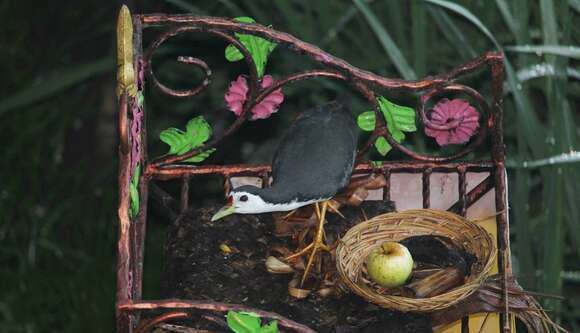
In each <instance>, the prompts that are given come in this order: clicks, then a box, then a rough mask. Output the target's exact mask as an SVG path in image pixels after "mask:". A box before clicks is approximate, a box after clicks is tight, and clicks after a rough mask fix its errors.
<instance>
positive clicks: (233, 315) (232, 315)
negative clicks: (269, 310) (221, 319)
mask: <svg viewBox="0 0 580 333" xmlns="http://www.w3.org/2000/svg"><path fill="white" fill-rule="evenodd" d="M226 322H227V323H228V327H229V328H231V329H232V331H234V332H236V333H259V330H260V318H259V317H256V316H253V315H251V314H246V313H241V312H234V311H229V312H228V314H227V315H226Z"/></svg>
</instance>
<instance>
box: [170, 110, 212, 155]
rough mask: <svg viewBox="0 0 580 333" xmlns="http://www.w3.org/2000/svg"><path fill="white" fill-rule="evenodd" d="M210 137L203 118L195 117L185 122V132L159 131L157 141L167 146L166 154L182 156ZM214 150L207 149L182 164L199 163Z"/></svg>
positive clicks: (207, 126)
mask: <svg viewBox="0 0 580 333" xmlns="http://www.w3.org/2000/svg"><path fill="white" fill-rule="evenodd" d="M211 135H212V129H211V126H210V125H209V124H208V122H207V121H206V120H205V119H204V118H203V116H199V117H195V118H193V119H191V120H190V121H188V122H187V125H186V126H185V132H184V131H182V130H180V129H178V128H168V129H166V130H163V131H161V133H160V134H159V139H160V140H161V141H162V142H164V143H166V144H168V145H169V152H168V154H172V155H183V154H185V153H187V152H188V151H190V150H192V149H194V148H197V147H199V146H201V145H202V144H203V143H204V142H206V141H207V140H208V139H209V138H210V137H211ZM214 151H215V149H213V148H212V149H208V150H206V151H203V152H201V153H199V154H197V155H195V156H192V157H190V158H188V159H186V160H184V161H183V162H201V161H203V160H205V159H206V158H207V157H209V155H210V154H211V153H213V152H214Z"/></svg>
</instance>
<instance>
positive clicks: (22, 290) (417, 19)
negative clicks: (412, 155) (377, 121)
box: [0, 0, 580, 332]
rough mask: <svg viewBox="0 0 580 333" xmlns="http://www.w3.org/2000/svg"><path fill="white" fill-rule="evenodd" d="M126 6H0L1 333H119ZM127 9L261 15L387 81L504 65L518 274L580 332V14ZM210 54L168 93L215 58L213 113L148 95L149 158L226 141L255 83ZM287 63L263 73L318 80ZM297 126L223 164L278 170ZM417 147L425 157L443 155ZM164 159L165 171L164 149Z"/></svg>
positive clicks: (397, 4)
mask: <svg viewBox="0 0 580 333" xmlns="http://www.w3.org/2000/svg"><path fill="white" fill-rule="evenodd" d="M120 4H121V3H120V2H117V1H112V2H103V1H97V0H87V1H70V0H69V1H57V2H55V1H50V2H24V1H20V2H15V1H4V2H2V3H1V4H0V18H1V19H2V20H1V21H2V25H1V26H2V32H3V33H2V34H0V45H1V49H2V52H0V63H1V64H2V79H1V80H0V142H2V146H1V148H0V152H1V153H2V154H1V159H0V244H1V246H0V281H1V284H0V285H1V287H0V331H2V332H78V331H83V332H107V331H109V332H110V331H113V330H114V324H113V322H114V297H115V295H114V290H115V277H114V271H115V263H116V259H115V248H116V247H115V241H116V236H117V230H116V221H117V219H116V205H117V183H116V170H117V169H116V168H117V165H116V144H117V143H116V140H117V139H116V127H115V126H116V108H115V103H116V102H115V101H116V99H115V95H114V82H115V76H114V62H115V42H114V38H115V36H114V31H115V24H116V15H117V11H118V9H119V7H120ZM129 5H130V6H131V8H132V11H133V12H174V13H180V12H181V13H182V12H192V13H195V14H200V15H213V16H226V17H236V16H251V17H253V18H255V19H256V20H257V21H258V22H260V23H262V24H271V25H272V26H273V27H275V28H276V29H278V30H282V31H287V32H290V33H292V34H293V35H295V36H297V37H298V38H301V39H303V40H306V41H308V42H311V43H314V44H317V45H319V46H320V47H322V48H323V49H325V50H327V51H329V52H331V53H332V54H334V55H336V56H339V57H342V58H344V59H345V60H347V61H349V62H350V63H352V64H353V65H355V66H358V67H361V68H364V69H368V70H371V71H374V72H376V73H379V74H381V75H385V76H389V77H403V78H406V79H412V78H416V77H423V76H425V75H428V74H435V73H440V72H444V71H446V70H449V69H450V68H452V67H453V66H454V65H457V64H459V63H463V62H465V61H467V60H469V59H472V58H474V57H475V56H477V55H479V54H481V53H483V52H485V51H487V50H492V49H496V50H503V51H505V52H506V55H507V58H508V60H509V63H508V65H507V67H506V70H507V76H506V91H507V94H506V96H505V104H504V110H505V118H506V119H505V133H506V143H507V146H508V159H509V160H508V166H509V169H508V176H509V180H510V183H509V190H510V208H511V209H510V218H511V223H512V251H513V258H514V263H515V267H514V269H515V271H516V274H517V276H518V279H519V281H520V282H521V283H522V284H523V285H524V286H525V287H527V288H529V289H531V290H537V291H540V292H544V293H552V294H561V295H565V296H566V300H565V301H563V302H556V301H547V302H545V305H546V307H548V308H549V309H551V310H552V311H551V315H552V316H553V317H554V318H557V319H558V320H561V321H562V322H563V324H564V325H565V326H566V327H568V328H569V329H570V330H571V331H573V332H579V331H580V327H579V318H580V297H579V295H580V260H579V259H580V208H579V205H578V203H579V202H580V201H579V200H580V199H579V194H580V167H579V166H580V164H579V163H578V162H579V161H578V159H577V158H576V159H571V161H570V160H569V161H567V162H571V163H562V162H558V163H556V164H551V163H549V161H547V160H544V159H546V158H549V157H551V156H558V155H560V154H562V153H569V152H571V151H575V150H579V146H580V143H579V138H580V119H579V118H580V112H579V110H580V108H579V101H580V81H579V79H580V71H579V70H578V64H579V60H580V51H579V46H578V45H580V33H579V32H580V31H579V30H580V25H578V24H577V22H580V1H579V0H530V1H525V0H514V1H506V0H495V1H490V0H478V1H443V0H425V1H420V0H414V1H402V0H374V1H369V0H354V1H352V2H350V1H307V0H273V1H266V0H259V1H233V0H217V1H192V0H164V1H152V0H150V1H145V0H144V1H134V2H129ZM574 22H576V24H574ZM201 43H202V44H203V45H208V46H212V48H207V50H201V51H200V50H199V48H193V47H192V45H191V43H189V44H177V43H175V44H170V45H168V46H167V47H165V48H164V49H163V51H160V53H161V55H160V56H159V60H158V62H157V63H158V64H159V65H158V68H157V73H158V75H159V76H161V77H162V78H165V79H169V80H173V82H176V84H177V85H186V84H187V82H189V81H187V82H182V81H180V80H182V79H180V78H181V77H183V73H184V71H187V69H185V68H183V67H180V65H177V64H176V63H175V62H174V61H169V60H168V59H174V58H175V55H176V54H188V52H191V53H192V54H196V53H195V52H201V53H202V55H205V56H209V58H210V59H212V62H215V63H213V64H211V65H212V69H213V70H214V72H215V80H214V82H213V84H212V86H211V88H210V89H209V91H208V93H207V94H206V95H204V97H201V98H199V99H193V100H191V101H186V102H183V101H180V102H176V101H174V100H170V99H167V98H163V97H162V96H160V94H158V93H155V92H148V95H147V96H148V97H147V98H148V100H147V103H148V109H149V111H150V112H151V119H150V133H151V138H152V139H151V141H154V140H155V138H156V137H158V134H159V132H160V131H161V129H163V128H167V127H171V126H172V127H182V126H183V124H185V122H186V121H187V119H190V118H191V116H192V113H194V112H198V111H199V112H201V113H204V115H205V116H206V118H207V119H208V121H210V123H212V124H214V125H215V126H214V130H216V131H217V130H219V129H220V126H221V128H223V123H220V122H219V120H218V117H217V115H219V114H220V112H221V113H223V112H225V111H219V112H216V111H215V110H212V109H211V108H209V107H208V106H210V105H211V106H212V108H214V109H215V108H222V109H223V107H224V102H223V93H224V92H225V89H226V88H227V84H228V82H230V81H231V80H232V79H234V78H235V77H236V76H237V75H238V74H240V73H243V72H245V70H246V69H245V68H244V67H243V64H242V65H238V64H230V63H227V62H226V61H225V59H223V52H224V47H225V45H222V44H219V43H216V44H212V42H210V41H202V42H201ZM204 43H206V44H204ZM178 45H180V46H178ZM184 45H185V46H184ZM210 49H213V51H211V50H210ZM280 49H281V48H279V49H277V50H276V51H275V52H274V54H273V56H272V59H271V60H270V61H269V64H268V66H267V68H266V73H269V72H270V71H271V72H272V73H275V74H276V73H289V72H293V71H297V70H301V69H305V68H308V67H309V66H313V64H312V63H309V62H307V61H304V59H303V58H300V57H297V56H295V55H292V54H290V53H288V52H282V51H280ZM216 59H222V60H216ZM185 73H188V72H185ZM191 75H193V76H195V75H196V74H195V73H191ZM471 84H472V85H474V86H475V87H476V88H477V87H478V85H480V83H479V82H473V83H471ZM342 90H344V87H340V86H336V85H334V84H333V83H329V82H323V81H314V82H312V83H305V84H304V85H301V86H297V87H292V88H289V89H288V90H286V94H287V101H286V102H285V105H288V108H290V107H291V108H301V107H305V106H311V105H314V104H316V103H319V102H321V101H324V100H327V99H328V97H329V96H334V95H336V93H337V92H339V91H342ZM355 106H357V107H359V110H360V111H362V110H364V106H363V105H358V104H355ZM161 111H163V112H161ZM282 113H283V112H281V114H280V115H279V116H278V119H277V120H276V121H275V122H273V123H272V124H273V125H272V124H270V125H265V123H268V121H266V122H263V123H262V124H259V123H258V122H256V123H255V124H251V125H249V129H248V130H245V131H242V136H241V138H240V140H239V141H238V142H236V143H235V144H232V146H231V149H230V150H224V149H222V150H221V151H220V150H218V151H217V152H216V154H215V155H217V156H216V157H215V158H216V160H214V161H218V162H219V161H223V160H226V159H228V160H231V161H247V162H254V161H256V160H260V161H267V160H268V156H269V155H268V154H269V153H270V152H271V149H272V147H273V146H275V142H276V141H275V139H274V137H275V133H276V131H277V130H278V131H280V130H281V129H283V128H284V127H285V124H286V125H287V123H288V121H289V119H291V117H290V116H288V115H285V114H282ZM216 114H217V115H216ZM228 116H230V117H231V115H230V114H228ZM255 132H262V133H263V136H259V137H256V136H255V135H254V134H253V133H255ZM408 141H409V142H408V143H407V144H409V145H411V146H414V149H418V150H422V151H425V150H430V149H433V148H434V147H432V146H429V145H425V144H423V143H422V141H421V140H415V141H413V140H408ZM262 143H264V145H262ZM258 144H260V145H258ZM262 146H265V147H270V148H267V149H262V148H261V147H262ZM151 149H152V150H153V152H157V153H159V154H162V153H163V149H166V148H165V147H163V146H162V145H159V146H153V147H151ZM268 149H269V150H268ZM212 156H213V155H212ZM208 189H212V187H211V186H208ZM200 198H201V195H200ZM204 198H205V197H204ZM152 217H153V218H152V219H151V223H150V225H149V235H148V236H149V238H148V253H147V262H146V281H145V282H146V283H145V288H146V290H147V291H146V293H148V294H149V295H153V294H154V293H155V292H156V289H157V286H158V280H157V279H158V276H159V269H160V268H161V265H162V264H161V260H160V248H161V244H162V242H163V236H164V233H163V230H164V220H163V219H161V218H156V215H155V212H153V215H152ZM157 217H158V216H157Z"/></svg>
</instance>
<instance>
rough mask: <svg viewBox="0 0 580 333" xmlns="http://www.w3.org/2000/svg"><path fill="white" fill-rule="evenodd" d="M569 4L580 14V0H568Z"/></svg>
mask: <svg viewBox="0 0 580 333" xmlns="http://www.w3.org/2000/svg"><path fill="white" fill-rule="evenodd" d="M568 4H569V5H570V7H572V8H573V9H574V10H575V11H577V12H578V13H579V14H580V0H568Z"/></svg>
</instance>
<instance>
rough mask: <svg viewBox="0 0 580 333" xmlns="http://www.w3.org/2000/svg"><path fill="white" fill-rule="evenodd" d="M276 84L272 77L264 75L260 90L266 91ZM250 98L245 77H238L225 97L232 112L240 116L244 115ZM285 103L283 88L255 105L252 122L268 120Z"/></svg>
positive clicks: (252, 111)
mask: <svg viewBox="0 0 580 333" xmlns="http://www.w3.org/2000/svg"><path fill="white" fill-rule="evenodd" d="M272 84H274V80H273V79H272V76H271V75H264V77H263V78H262V81H261V82H260V88H262V89H265V88H268V87H270V86H272ZM247 98H248V81H247V80H246V77H245V76H243V75H240V76H238V78H237V79H236V80H234V81H232V83H231V84H230V87H229V89H228V91H227V92H226V95H225V100H226V102H227V103H228V107H229V108H230V111H232V112H233V113H235V114H236V116H239V115H241V114H242V109H243V105H244V103H245V102H246V99H247ZM283 101H284V94H283V93H282V88H280V89H277V90H274V91H273V92H272V93H270V94H269V95H268V96H266V97H265V98H264V99H263V100H262V101H261V102H260V103H258V104H257V105H255V106H254V107H253V108H252V110H251V111H250V112H251V113H252V117H251V118H250V119H251V120H257V119H266V118H268V117H270V115H272V113H276V111H278V107H280V104H281V103H282V102H283Z"/></svg>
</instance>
